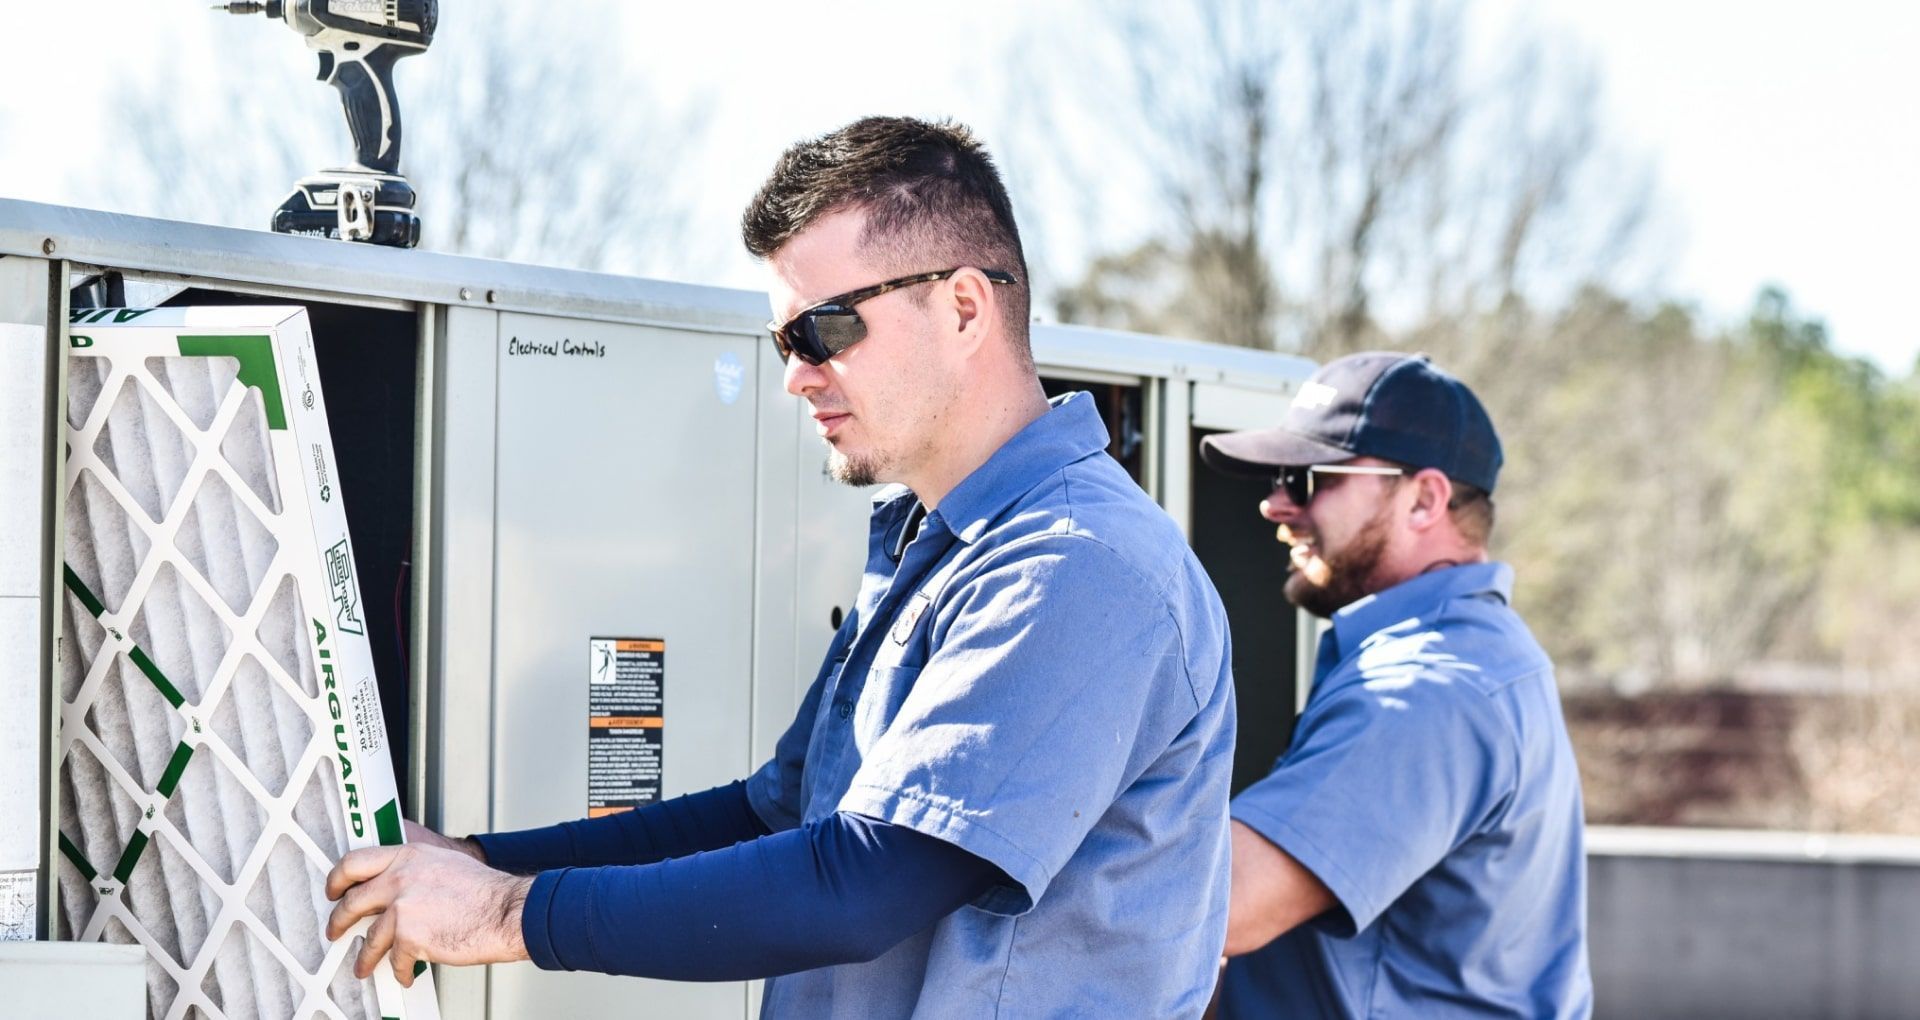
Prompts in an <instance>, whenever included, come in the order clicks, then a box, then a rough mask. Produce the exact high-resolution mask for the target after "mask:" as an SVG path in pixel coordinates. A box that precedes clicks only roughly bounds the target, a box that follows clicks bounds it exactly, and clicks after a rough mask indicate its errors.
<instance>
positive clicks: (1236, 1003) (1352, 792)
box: [1200, 353, 1593, 1018]
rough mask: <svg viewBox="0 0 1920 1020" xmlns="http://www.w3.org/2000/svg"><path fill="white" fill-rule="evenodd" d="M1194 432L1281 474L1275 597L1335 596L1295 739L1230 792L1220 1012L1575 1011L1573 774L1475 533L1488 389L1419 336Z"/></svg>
mask: <svg viewBox="0 0 1920 1020" xmlns="http://www.w3.org/2000/svg"><path fill="white" fill-rule="evenodd" d="M1200 449H1201V456H1202V457H1203V459H1204V460H1205V461H1206V463H1207V464H1209V465H1211V466H1212V467H1214V468H1216V469H1218V470H1221V471H1225V472H1228V473H1234V474H1250V475H1259V476H1262V477H1267V478H1271V479H1272V480H1273V484H1272V491H1271V493H1270V494H1269V495H1268V497H1267V498H1266V499H1264V500H1262V501H1261V503H1260V514H1261V516H1263V517H1265V518H1266V519H1267V520H1269V521H1272V522H1273V523H1274V524H1276V525H1278V526H1279V527H1278V537H1279V539H1280V541H1282V542H1284V543H1286V544H1287V545H1289V546H1290V547H1291V552H1290V558H1291V569H1290V570H1289V572H1288V575H1287V579H1286V584H1285V589H1284V590H1285V593H1286V597H1287V599H1288V601H1290V602H1292V603H1293V604H1294V605H1297V606H1299V607H1301V608H1303V609H1306V610H1308V611H1309V612H1311V613H1314V614H1315V615H1318V616H1322V617H1327V618H1329V619H1330V620H1331V626H1329V627H1327V628H1326V629H1325V631H1324V632H1323V634H1322V637H1321V639H1320V646H1319V652H1318V657H1317V658H1316V660H1315V668H1314V680H1313V687H1312V691H1311V694H1310V696H1309V699H1308V701H1307V705H1306V709H1305V711H1303V712H1302V713H1301V715H1300V719H1299V721H1298V723H1297V725H1296V727H1295V729H1294V731H1293V739H1292V743H1291V745H1290V746H1289V747H1288V749H1287V751H1286V753H1285V754H1284V755H1283V756H1282V757H1281V758H1280V760H1279V762H1278V763H1276V764H1275V766H1274V768H1273V771H1272V772H1271V773H1270V774H1269V775H1268V776H1267V777H1266V778H1264V779H1262V780H1260V781H1259V782H1256V783H1254V784H1253V785H1252V786H1249V787H1248V788H1247V789H1245V790H1243V791H1241V793H1240V794H1239V796H1237V797H1235V798H1234V800H1233V809H1232V813H1233V895H1232V911H1231V919H1230V922H1229V927H1228V935H1227V949H1226V952H1227V955H1228V957H1229V959H1228V961H1227V963H1226V968H1225V971H1224V973H1223V976H1222V979H1221V990H1220V1015H1221V1016H1223V1017H1232V1018H1240V1017H1273V1016H1325V1017H1359V1016H1418V1017H1446V1016H1474V1017H1486V1016H1511V1017H1586V1016H1589V1015H1590V1014H1591V1012H1592V998H1593V991H1592V980H1591V977H1590V975H1589V972H1588V966H1587V946H1586V867H1585V858H1584V856H1583V850H1582V835H1581V824H1582V822H1581V800H1580V782H1579V774H1578V772H1577V771H1576V770H1575V767H1574V760H1573V751H1572V748H1571V746H1570V744H1569V743H1568V740H1567V731H1566V725H1565V723H1564V722H1563V721H1562V718H1561V714H1560V700H1559V694H1558V692H1557V691H1556V689H1555V687H1554V679H1553V666H1552V663H1551V662H1549V661H1548V659H1547V656H1546V653H1545V652H1543V651H1542V650H1541V649H1540V646H1539V645H1538V644H1537V643H1536V642H1535V641H1534V639H1533V636H1532V634H1531V633H1529V632H1528V630H1527V627H1526V624H1524V623H1523V622H1522V621H1521V620H1520V617H1519V616H1518V615H1516V614H1515V613H1514V611H1513V609H1512V608H1511V606H1510V605H1509V595H1510V593H1511V590H1512V587H1513V572H1512V570H1511V569H1510V568H1509V567H1507V566H1506V565H1505V564H1501V563H1495V562H1490V561H1489V559H1488V556H1487V537H1488V534H1489V532H1490V531H1491V530H1492V527H1493V517H1494V514H1493V500H1492V495H1491V494H1492V491H1493V486H1494V481H1495V479H1496V477H1497V475H1498V474H1499V471H1500V466H1501V461H1502V455H1501V450H1500V440H1499V437H1498V436H1497V435H1495V433H1494V429H1493V423H1492V421H1491V420H1490V419H1489V418H1488V416H1487V413H1486V410H1485V408H1483V407H1482V406H1481V404H1480V401H1479V400H1478V399H1477V398H1476V397H1475V396H1474V395H1473V393H1472V391H1470V390H1469V389H1467V387H1466V386H1465V385H1463V384H1462V383H1460V382H1459V381H1458V380H1456V379H1454V378H1453V377H1452V376H1450V375H1447V374H1446V373H1444V372H1442V371H1440V370H1439V369H1438V368H1435V367H1434V366H1433V364H1432V363H1430V362H1429V361H1428V360H1427V359H1426V357H1425V356H1407V355H1402V354H1392V353H1363V354H1354V355H1350V356H1348V357H1344V358H1340V359H1337V360H1335V361H1332V362H1330V363H1328V364H1327V365H1326V366H1324V367H1323V368H1321V369H1320V371H1318V372H1317V373H1315V374H1314V376H1313V378H1312V379H1311V380H1310V381H1308V382H1307V383H1306V384H1304V385H1303V386H1302V387H1301V388H1300V391H1299V393H1298V394H1297V395H1296V396H1295V397H1294V399H1293V402H1292V405H1291V407H1290V408H1289V409H1288V411H1287V414H1286V417H1285V419H1284V420H1283V421H1282V422H1281V423H1280V424H1279V425H1278V426H1275V427H1273V428H1269V429H1261V430H1253V431H1247V432H1233V433H1226V434H1223V435H1217V436H1210V437H1208V438H1206V439H1205V440H1203V441H1202V443H1201V448H1200ZM1245 679H1246V678H1244V677H1243V678H1242V680H1243V681H1244V680H1245Z"/></svg>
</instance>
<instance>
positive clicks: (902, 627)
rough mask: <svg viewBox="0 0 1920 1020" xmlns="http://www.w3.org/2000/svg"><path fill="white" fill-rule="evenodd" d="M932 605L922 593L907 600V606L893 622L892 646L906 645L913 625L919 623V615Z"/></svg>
mask: <svg viewBox="0 0 1920 1020" xmlns="http://www.w3.org/2000/svg"><path fill="white" fill-rule="evenodd" d="M932 604H933V600H932V599H931V598H928V597H927V595H926V593H924V592H919V593H916V594H915V595H914V596H913V597H912V598H910V599H908V600H907V604H906V605H905V606H904V607H902V608H901V610H900V615H899V616H897V617H895V618H894V621H893V643H894V644H896V645H904V644H906V643H907V638H909V637H911V636H913V625H914V624H916V623H919V622H920V614H922V613H924V612H926V611H927V607H928V606H930V605H932Z"/></svg>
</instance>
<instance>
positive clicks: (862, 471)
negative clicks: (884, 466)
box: [827, 449, 880, 489]
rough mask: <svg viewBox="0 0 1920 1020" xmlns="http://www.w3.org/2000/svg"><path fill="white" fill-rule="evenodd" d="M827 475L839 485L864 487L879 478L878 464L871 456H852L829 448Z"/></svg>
mask: <svg viewBox="0 0 1920 1020" xmlns="http://www.w3.org/2000/svg"><path fill="white" fill-rule="evenodd" d="M827 476H828V477H829V478H832V479H833V480H834V481H836V482H839V483H840V484H841V485H851V486H853V487H854V488H856V489H858V488H865V487H866V486H869V485H872V484H874V483H875V482H878V481H879V480H880V464H879V462H878V461H876V460H875V459H874V458H871V457H860V458H854V457H849V456H847V455H846V454H844V453H841V452H840V451H839V450H837V449H829V450H828V451H827Z"/></svg>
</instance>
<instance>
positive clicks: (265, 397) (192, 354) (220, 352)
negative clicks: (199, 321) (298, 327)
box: [180, 336, 287, 430]
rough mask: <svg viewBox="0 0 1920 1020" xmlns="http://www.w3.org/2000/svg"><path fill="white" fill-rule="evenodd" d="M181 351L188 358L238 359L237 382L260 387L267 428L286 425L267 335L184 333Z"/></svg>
mask: <svg viewBox="0 0 1920 1020" xmlns="http://www.w3.org/2000/svg"><path fill="white" fill-rule="evenodd" d="M180 353H181V354H183V355H185V356H187V357H189V358H206V357H214V358H221V357H224V358H232V359H234V360H235V361H238V362H240V382H241V383H242V384H243V385H246V386H253V387H257V388H258V389H259V390H260V403H261V405H262V406H263V407H264V408H265V409H266V412H267V428H270V429H275V430H281V429H285V428H286V427H287V412H286V406H285V405H284V404H282V403H281V400H280V377H279V375H278V374H277V373H275V371H274V367H273V338H272V337H270V336H183V337H180Z"/></svg>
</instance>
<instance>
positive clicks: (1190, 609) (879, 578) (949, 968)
mask: <svg viewBox="0 0 1920 1020" xmlns="http://www.w3.org/2000/svg"><path fill="white" fill-rule="evenodd" d="M1106 446H1107V432H1106V429H1105V427H1104V425H1103V424H1102V423H1101V421H1100V417H1099V415H1098V413H1097V412H1096V411H1095V409H1094V404H1093V400H1092V398H1090V397H1088V396H1087V395H1086V394H1083V393H1082V394H1072V395H1069V396H1067V397H1063V398H1059V399H1057V400H1056V401H1055V402H1054V406H1053V407H1052V409H1051V410H1050V411H1049V412H1048V413H1047V414H1045V415H1043V416H1042V417H1040V418H1039V419H1038V420H1036V421H1034V422H1033V423H1032V424H1030V425H1029V426H1027V428H1025V429H1024V430H1023V431H1021V432H1020V433H1019V434H1017V435H1016V436H1015V437H1014V438H1013V439H1011V440H1009V441H1008V442H1007V443H1006V444H1005V445H1004V446H1003V447H1001V449H1000V450H999V451H998V452H996V453H995V454H994V455H993V456H992V458H990V459H989V460H988V461H987V462H986V463H985V464H984V465H982V466H981V467H980V468H979V469H978V470H976V471H975V472H974V473H973V474H972V475H970V476H968V477H967V478H966V479H965V480H964V481H963V482H961V483H960V485H958V486H957V487H955V488H954V490H953V491H952V492H951V493H950V494H949V495H948V496H947V498H946V499H945V500H944V501H943V502H942V503H941V504H940V506H939V508H938V509H936V510H934V511H932V512H930V513H926V514H925V515H924V519H921V512H920V508H919V505H918V503H917V501H916V500H915V499H914V497H913V495H912V494H911V493H909V492H906V491H905V490H904V489H900V488H894V489H892V490H883V491H882V493H881V494H880V496H879V497H878V498H876V501H875V503H876V505H875V508H874V513H873V518H872V522H871V527H870V537H869V545H868V557H867V568H866V574H865V577H864V579H863V581H862V584H861V588H860V593H859V596H858V598H857V599H856V600H855V605H854V609H853V611H852V613H850V614H849V616H848V617H847V619H846V620H845V622H844V624H843V625H842V627H841V628H840V631H839V633H838V634H837V635H836V637H835V639H834V642H833V645H832V647H831V649H830V651H829V654H828V656H827V661H826V663H825V664H824V665H823V666H822V667H821V670H820V673H819V675H818V677H817V678H816V679H815V680H814V683H813V686H812V688H811V689H810V690H809V692H808V694H807V696H806V699H805V701H804V702H803V704H802V706H801V709H800V712H799V716H798V718H796V719H795V720H794V723H793V725H792V726H791V727H790V728H789V729H788V730H787V732H786V734H785V735H784V736H783V737H782V738H781V739H780V742H779V745H778V748H777V749H776V752H775V754H774V757H773V760H772V761H770V762H768V763H767V764H766V765H765V766H764V767H762V768H761V769H760V770H759V771H758V772H756V773H755V774H754V776H753V777H752V778H751V779H750V780H749V781H748V796H749V798H750V800H751V802H752V804H753V807H754V810H755V811H756V812H757V813H758V814H759V815H760V816H761V818H762V819H763V820H765V821H766V822H767V824H768V825H770V826H772V827H774V828H775V829H781V828H787V827H791V826H795V825H798V824H801V823H802V822H805V821H810V820H813V819H816V818H820V817H823V816H826V815H829V814H831V813H833V812H835V811H849V812H853V813H855V814H860V815H865V816H868V817H871V818H877V819H880V820H882V821H886V822H891V823H893V824H896V825H905V826H909V827H911V828H913V829H916V830H918V831H920V832H923V833H926V834H927V835H930V836H934V837H936V838H938V839H942V840H946V841H948V842H950V843H952V844H954V845H956V846H959V847H961V848H962V849H965V850H967V851H969V852H970V853H972V854H974V855H976V856H978V857H980V858H983V859H984V860H986V861H988V862H989V863H992V864H993V865H995V866H997V867H998V868H999V869H1000V870H1001V871H1002V872H1004V873H1005V874H1006V876H1007V878H1008V879H1009V882H1008V884H1005V885H1003V886H999V887H996V888H994V889H992V890H990V891H989V892H988V893H986V894H985V895H984V896H982V897H981V898H980V899H978V900H976V901H975V902H973V903H972V904H969V905H967V906H964V907H961V908H960V909H959V910H958V911H956V912H954V913H952V914H950V915H948V916H947V917H945V918H944V919H942V920H941V921H939V922H938V923H936V924H935V925H934V926H933V927H931V928H929V929H927V930H926V931H923V932H920V933H919V934H917V935H915V936H913V937H911V938H909V939H907V940H906V941H905V942H903V943H901V944H900V945H897V946H895V947H894V948H893V949H891V950H890V951H888V952H887V953H885V954H883V955H882V956H881V957H879V958H878V959H876V960H872V961H870V962H866V963H856V964H847V965H843V966H837V967H829V968H822V969H820V970H814V971H807V972H804V973H800V974H793V975H788V976H784V977H778V978H773V979H771V980H769V981H768V982H767V987H766V995H765V999H764V1004H763V1012H764V1014H765V1015H767V1016H775V1017H797V1016H804V1017H858V1018H862V1020H865V1018H872V1017H905V1016H914V1017H968V1018H972V1017H984V1016H1003V1017H1024V1016H1048V1017H1051V1016H1069V1015H1071V1016H1101V1017H1112V1016H1152V1017H1179V1016H1197V1015H1198V1014H1199V1013H1200V1011H1201V1010H1202V1009H1203V1008H1204V1007H1205V1005H1206V1003H1207V999H1208V997H1209V995H1210V993H1211V992H1212V988H1213V984H1214V978H1215V974H1216V965H1217V961H1218V957H1219V953H1220V950H1221V947H1222V945H1223V943H1224V942H1225V938H1226V904H1227V884H1226V883H1227V875H1228V864H1229V854H1230V849H1229V846H1230V843H1229V838H1228V822H1227V797H1228V791H1229V781H1230V773H1231V768H1232V758H1233V753H1232V752H1233V730H1234V712H1233V684H1232V680H1231V676H1230V664H1231V661H1232V659H1231V655H1230V653H1229V650H1228V647H1227V627H1226V615H1225V613H1224V611H1223V609H1222V608H1221V605H1220V600H1219V596H1218V595H1217V594H1216V593H1215V591H1214V589H1213V586H1212V584H1211V583H1210V582H1209V581H1208V579H1207V577H1206V575H1205V573H1204V572H1203V571H1202V570H1201V568H1200V564H1199V562H1198V561H1197V560H1196V559H1195V558H1194V556H1193V554H1192V552H1191V550H1189V549H1188V547H1187V544H1186V542H1185V540H1184V538H1183V537H1182V535H1181V534H1180V531H1179V529H1178V528H1177V527H1176V526H1175V525H1174V523H1173V521H1172V520H1171V519H1170V518H1168V517H1167V515H1166V514H1165V513H1164V512H1162V511H1161V509H1160V508H1159V507H1158V506H1156V505H1155V504H1154V503H1153V502H1152V501H1151V500H1150V499H1148V498H1147V496H1146V494H1145V493H1143V492H1142V491H1141V490H1140V487H1139V486H1138V485H1136V484H1135V483H1134V481H1133V480H1132V479H1131V478H1129V477H1128V476H1127V474H1126V472H1125V471H1124V470H1122V469H1121V467H1120V466H1119V465H1118V464H1117V463H1115V462H1114V461H1113V459H1112V458H1111V457H1108V456H1107V455H1106V453H1105V449H1106ZM916 524H917V530H916V527H915V526H916ZM848 895H859V891H858V890H849V891H848Z"/></svg>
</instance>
